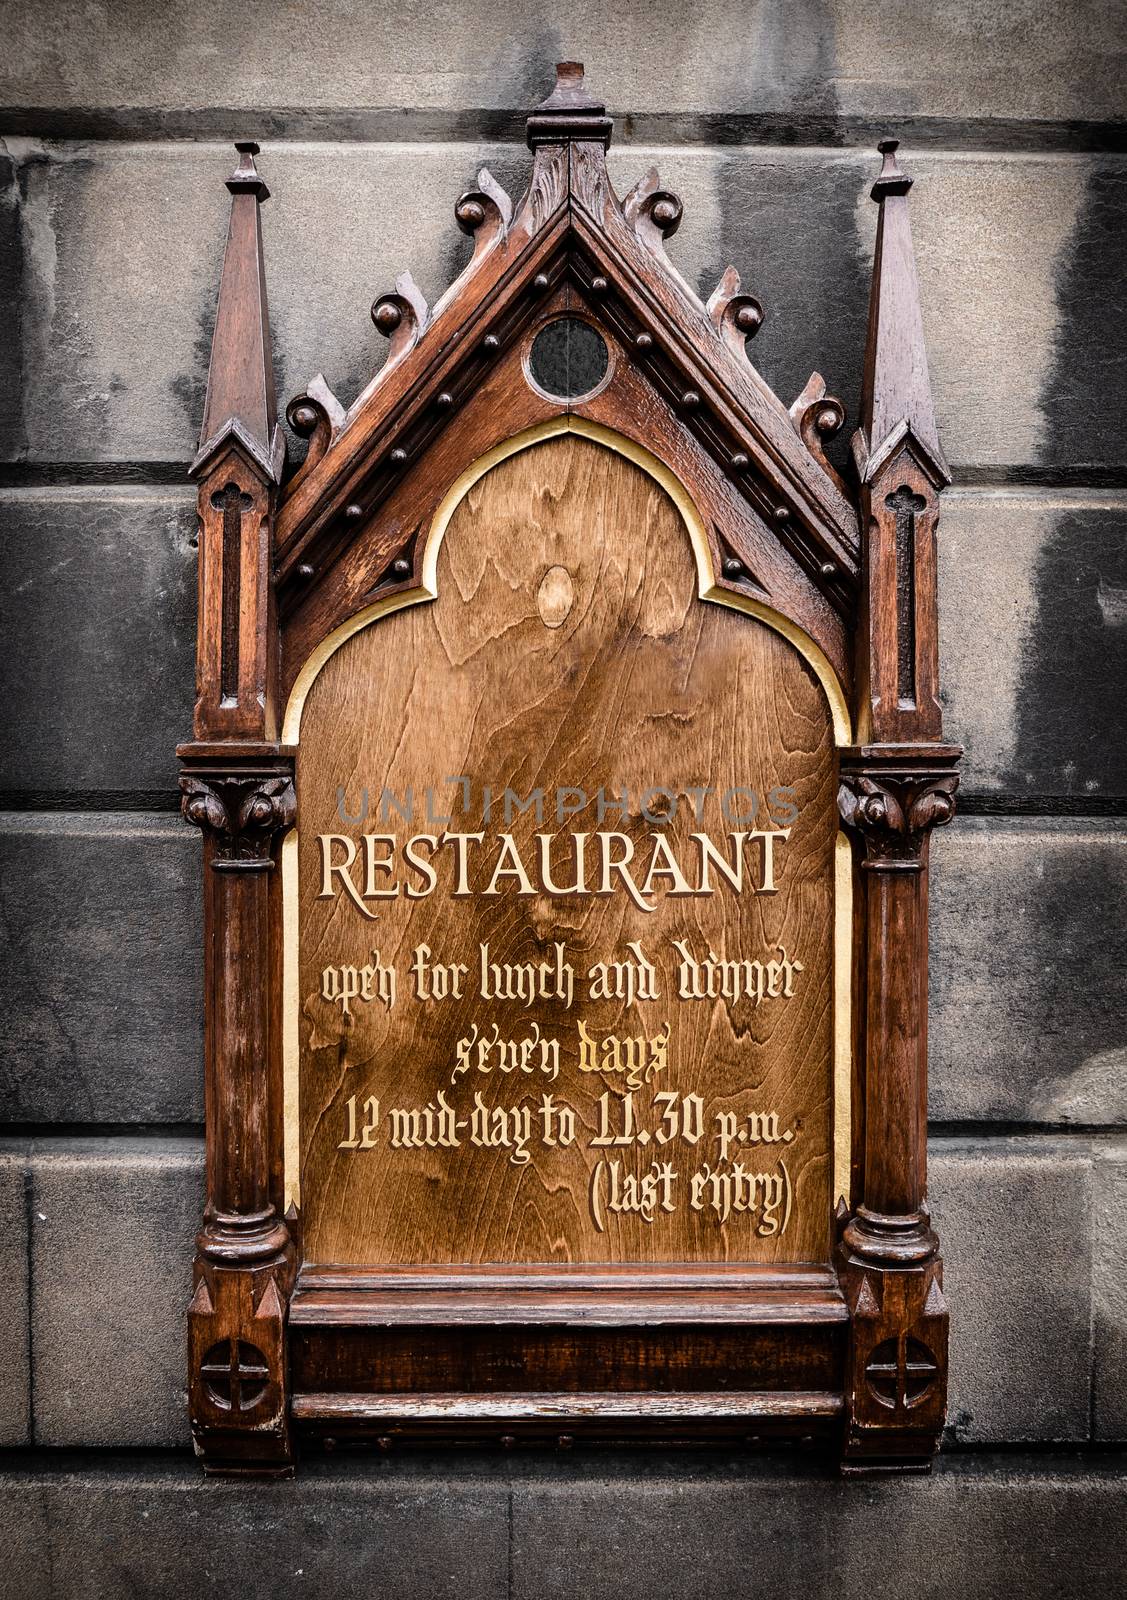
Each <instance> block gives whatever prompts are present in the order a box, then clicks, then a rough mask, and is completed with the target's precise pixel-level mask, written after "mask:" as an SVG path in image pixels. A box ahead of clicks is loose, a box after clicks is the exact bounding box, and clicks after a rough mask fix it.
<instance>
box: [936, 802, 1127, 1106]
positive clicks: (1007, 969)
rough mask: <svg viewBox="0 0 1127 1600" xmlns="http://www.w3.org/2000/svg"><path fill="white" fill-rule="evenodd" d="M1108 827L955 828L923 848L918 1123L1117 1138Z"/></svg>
mask: <svg viewBox="0 0 1127 1600" xmlns="http://www.w3.org/2000/svg"><path fill="white" fill-rule="evenodd" d="M1124 844H1125V831H1124V828H1123V825H1122V823H1120V822H1116V821H1112V820H1103V819H1088V820H1072V821H1064V820H1061V821H1052V820H1036V821H1035V820H1033V819H1012V818H1011V819H1009V820H1002V819H1000V818H985V817H982V818H964V819H962V820H959V819H956V821H955V823H954V824H953V825H952V826H951V827H949V828H945V829H943V830H941V831H940V832H939V833H938V834H937V835H936V837H935V839H934V841H933V845H932V878H931V883H932V895H931V935H932V942H931V1008H930V1012H931V1037H930V1069H931V1083H930V1087H931V1116H932V1118H933V1120H935V1121H939V1122H955V1121H968V1120H969V1121H1011V1122H1042V1123H1056V1124H1070V1123H1071V1124H1075V1125H1079V1126H1083V1125H1085V1124H1092V1123H1099V1124H1110V1125H1117V1124H1118V1125H1122V1123H1123V1122H1124V1120H1125V1118H1127V1070H1125V1068H1127V995H1125V993H1124V988H1123V983H1122V928H1123V922H1124V905H1125V889H1127V853H1125V851H1124Z"/></svg>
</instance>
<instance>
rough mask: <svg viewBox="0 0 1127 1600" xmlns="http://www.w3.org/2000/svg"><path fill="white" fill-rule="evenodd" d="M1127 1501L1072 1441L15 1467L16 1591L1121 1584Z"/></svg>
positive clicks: (599, 1590) (1062, 1588)
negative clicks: (853, 1479)
mask: <svg viewBox="0 0 1127 1600" xmlns="http://www.w3.org/2000/svg"><path fill="white" fill-rule="evenodd" d="M1124 1515H1127V1474H1125V1472H1124V1467H1123V1464H1122V1462H1121V1461H1119V1460H1117V1459H1115V1458H1111V1459H1104V1460H1100V1459H1094V1460H1090V1461H1087V1462H1081V1461H1078V1460H1076V1459H1075V1458H1074V1457H1069V1458H1065V1457H1061V1456H1057V1455H1049V1456H1043V1455H1040V1456H1026V1455H1022V1454H1009V1455H1006V1456H997V1455H991V1454H988V1453H984V1454H977V1455H975V1456H972V1457H967V1456H963V1457H949V1458H943V1457H941V1458H940V1460H939V1462H938V1464H937V1466H936V1469H935V1472H934V1474H933V1475H932V1476H931V1477H930V1478H917V1479H901V1480H899V1481H896V1482H891V1483H884V1484H873V1483H869V1484H857V1483H844V1484H843V1483H841V1482H839V1481H837V1480H836V1478H835V1476H834V1475H833V1473H832V1472H831V1471H829V1470H827V1469H826V1468H825V1467H823V1466H822V1465H815V1464H812V1463H811V1464H807V1463H804V1462H802V1461H801V1460H796V1461H793V1462H789V1463H788V1462H786V1461H784V1460H782V1459H779V1458H776V1459H775V1460H773V1461H770V1460H764V1459H762V1458H757V1457H755V1456H751V1455H747V1454H742V1453H739V1452H735V1451H732V1452H726V1453H724V1454H721V1453H719V1452H715V1451H708V1452H699V1453H698V1452H683V1453H681V1454H680V1455H678V1456H676V1457H671V1456H669V1455H665V1454H661V1455H649V1454H643V1453H634V1454H632V1455H629V1456H626V1455H621V1454H607V1453H605V1452H592V1453H590V1454H587V1453H584V1452H576V1453H575V1454H574V1455H573V1456H571V1457H565V1458H560V1457H558V1456H556V1457H550V1456H545V1455H543V1454H541V1453H539V1452H536V1453H531V1454H529V1455H527V1456H525V1455H523V1454H521V1455H517V1456H515V1457H507V1458H498V1457H496V1456H492V1457H490V1456H488V1455H482V1454H476V1455H472V1456H463V1457H462V1458H460V1459H459V1458H454V1457H451V1456H449V1455H445V1456H429V1455H428V1456H423V1457H420V1458H415V1459H408V1458H403V1457H392V1459H391V1460H390V1461H386V1462H381V1461H372V1460H371V1459H370V1458H369V1459H353V1460H350V1461H348V1462H347V1463H340V1464H336V1463H334V1464H333V1465H331V1466H327V1465H320V1464H314V1462H313V1461H308V1460H307V1461H304V1462H303V1463H302V1465H301V1468H300V1470H299V1475H298V1477H297V1479H296V1480H295V1481H293V1482H291V1483H275V1484H269V1483H254V1482H252V1483H235V1482H228V1483H220V1482H216V1481H215V1480H207V1479H205V1478H204V1477H203V1475H202V1473H201V1472H200V1469H199V1467H198V1465H196V1464H195V1463H193V1462H191V1461H190V1460H183V1459H175V1458H173V1459H167V1458H166V1459H165V1460H163V1461H162V1460H159V1459H153V1458H151V1457H149V1458H146V1457H141V1458H140V1459H132V1460H129V1459H122V1458H120V1457H117V1456H114V1455H110V1456H108V1457H104V1458H103V1459H101V1460H96V1461H87V1462H84V1463H81V1464H80V1463H77V1462H75V1461H73V1460H71V1461H65V1462H63V1463H60V1464H58V1465H53V1464H51V1463H46V1462H41V1461H39V1460H36V1459H34V1458H33V1459H32V1461H31V1462H30V1463H28V1464H24V1465H21V1464H19V1463H14V1462H10V1463H6V1464H5V1466H4V1468H3V1470H2V1472H0V1531H2V1536H3V1539H4V1546H5V1576H6V1577H8V1578H11V1579H13V1586H12V1588H11V1591H10V1592H11V1593H12V1594H25V1595H27V1594H33V1595H38V1594H47V1593H49V1594H50V1595H51V1596H52V1600H71V1597H78V1596H87V1595H91V1594H106V1595H108V1594H126V1593H128V1594H136V1595H150V1594H151V1595H157V1594H159V1595H161V1596H163V1597H166V1600H180V1597H181V1596H184V1597H187V1596H191V1597H192V1600H195V1597H197V1596H199V1595H202V1594H211V1593H213V1592H215V1593H223V1592H226V1591H228V1590H229V1588H230V1585H231V1574H232V1572H237V1573H238V1590H239V1594H240V1595H241V1596H244V1597H245V1600H276V1597H277V1596H278V1595H279V1594H286V1593H290V1592H298V1593H300V1594H302V1595H303V1596H306V1597H307V1600H321V1597H325V1600H328V1597H330V1596H331V1597H333V1600H336V1597H337V1596H339V1595H341V1594H342V1593H353V1592H355V1593H363V1594H365V1595H370V1596H371V1597H372V1600H382V1597H389V1600H390V1597H391V1596H397V1597H403V1600H410V1597H417V1600H423V1597H426V1600H438V1597H440V1596H445V1595H451V1596H454V1595H456V1596H458V1597H460V1600H461V1597H466V1600H468V1597H471V1596H472V1597H475V1600H476V1597H478V1596H480V1597H482V1600H487V1597H488V1600H491V1597H494V1596H496V1597H498V1600H499V1597H501V1596H506V1597H512V1600H520V1597H525V1596H533V1595H534V1596H536V1597H537V1600H554V1597H557V1596H558V1597H560V1600H564V1597H566V1600H574V1597H575V1596H576V1595H583V1596H585V1597H586V1596H590V1597H591V1600H596V1597H599V1600H602V1597H603V1596H610V1595H613V1596H615V1600H666V1597H667V1596H673V1595H676V1596H677V1597H678V1600H712V1597H713V1596H715V1595H716V1594H717V1593H721V1594H732V1595H745V1594H750V1593H755V1594H763V1595H771V1596H773V1595H783V1594H794V1593H809V1594H815V1595H828V1594H833V1595H835V1596H838V1597H840V1600H900V1597H901V1596H903V1595H906V1594H920V1595H927V1596H933V1597H938V1596H946V1595H949V1594H958V1595H960V1596H961V1597H965V1600H1002V1597H1004V1596H1010V1595H1013V1594H1020V1595H1021V1596H1022V1600H1050V1597H1053V1600H1056V1597H1059V1596H1062V1595H1065V1594H1067V1595H1069V1596H1071V1597H1076V1600H1087V1597H1099V1596H1105V1595H1111V1594H1115V1593H1118V1592H1119V1589H1120V1588H1121V1586H1122V1583H1123V1580H1124V1576H1125V1566H1124V1555H1123V1549H1122V1541H1121V1540H1119V1539H1117V1538H1115V1537H1114V1535H1113V1533H1112V1530H1114V1529H1115V1528H1116V1527H1117V1526H1118V1525H1119V1524H1120V1523H1121V1522H1122V1520H1123V1517H1124Z"/></svg>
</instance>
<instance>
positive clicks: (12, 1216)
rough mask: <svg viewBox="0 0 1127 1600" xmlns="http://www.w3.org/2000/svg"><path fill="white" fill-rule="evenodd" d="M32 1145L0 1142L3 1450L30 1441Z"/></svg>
mask: <svg viewBox="0 0 1127 1600" xmlns="http://www.w3.org/2000/svg"><path fill="white" fill-rule="evenodd" d="M27 1201H28V1194H27V1144H26V1141H24V1140H20V1139H0V1286H2V1293H3V1303H4V1314H3V1316H0V1446H6V1445H19V1444H28V1443H30V1441H31V1362H30V1356H29V1352H30V1349H31V1340H30V1329H29V1324H28V1299H27V1215H28V1204H27Z"/></svg>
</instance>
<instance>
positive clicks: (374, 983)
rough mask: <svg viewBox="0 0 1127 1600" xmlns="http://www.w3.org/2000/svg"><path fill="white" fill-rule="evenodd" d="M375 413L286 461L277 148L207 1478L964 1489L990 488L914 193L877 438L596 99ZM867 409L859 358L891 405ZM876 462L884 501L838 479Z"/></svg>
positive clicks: (228, 866) (222, 918)
mask: <svg viewBox="0 0 1127 1600" xmlns="http://www.w3.org/2000/svg"><path fill="white" fill-rule="evenodd" d="M527 136H528V143H529V146H530V148H531V151H532V163H531V174H530V179H529V185H528V189H527V192H526V193H525V195H524V197H523V199H521V200H519V201H517V202H514V201H513V199H512V198H511V197H510V196H509V195H508V194H507V193H506V192H505V191H504V189H502V188H501V186H500V185H499V184H498V183H497V182H496V181H495V179H494V178H493V177H492V176H491V175H490V174H489V173H488V172H487V171H485V170H482V171H481V172H480V173H479V174H478V179H477V187H475V188H473V189H471V190H469V191H467V192H466V193H464V194H463V195H462V196H461V197H460V198H459V199H458V200H457V202H456V204H455V208H454V214H455V218H456V220H457V223H458V226H459V227H460V228H461V229H462V231H463V232H464V233H465V234H466V235H467V236H469V237H470V238H472V241H473V251H472V256H471V258H470V259H469V260H468V261H467V263H466V265H465V267H464V270H463V271H462V273H461V274H460V276H459V278H458V279H457V281H456V282H455V283H454V284H453V285H452V286H451V287H450V289H449V290H448V291H447V292H446V293H445V294H444V295H443V296H442V298H441V300H440V301H439V302H438V303H437V304H436V305H435V306H434V307H433V308H432V307H430V306H428V305H427V303H426V301H425V299H424V298H423V296H422V295H421V294H420V292H419V290H418V288H417V286H416V284H415V283H414V281H413V280H412V279H411V277H410V275H409V274H404V275H403V276H402V277H400V278H399V279H398V280H397V282H396V284H395V287H394V290H393V291H391V292H389V293H387V294H384V295H383V296H381V297H380V299H378V300H377V301H376V302H375V304H374V305H373V307H372V317H373V320H374V322H375V325H376V327H377V328H378V329H379V330H380V331H381V332H382V333H384V334H386V335H387V337H388V339H389V341H390V349H389V354H388V359H387V362H386V363H385V365H384V366H383V367H382V368H381V369H380V370H379V371H378V372H377V373H376V374H375V375H374V376H373V377H372V379H371V381H370V382H369V383H368V384H367V386H366V387H365V388H364V389H363V390H362V391H361V392H360V394H359V395H357V396H356V398H355V399H354V400H353V401H352V403H351V405H350V406H349V407H348V408H347V409H346V408H345V406H344V405H342V404H341V403H340V402H339V401H338V400H337V398H336V396H335V395H334V394H333V393H332V391H331V390H330V388H329V387H328V385H327V383H326V382H325V380H324V378H323V377H322V376H321V375H317V376H316V377H314V378H312V379H311V380H310V382H309V384H308V385H307V387H306V389H305V391H304V392H303V393H301V394H299V395H295V396H294V397H293V398H292V399H291V400H290V402H289V405H288V407H287V409H286V419H287V421H288V423H289V425H290V428H291V429H292V431H293V432H294V433H295V434H296V435H298V436H299V437H301V438H303V439H305V440H306V441H307V446H306V453H305V455H304V456H303V459H302V460H301V462H300V464H299V465H298V466H296V467H295V468H294V469H293V470H292V471H290V472H287V470H286V461H285V458H286V442H285V437H284V434H283V432H282V428H281V425H280V423H279V420H278V417H277V405H276V398H275V392H274V379H273V372H272V365H271V355H270V352H271V349H272V341H271V335H270V328H269V318H268V314H267V306H266V290H265V284H266V275H265V267H264V262H263V251H262V227H261V215H260V214H261V207H262V203H263V201H264V200H265V199H266V198H267V197H268V196H267V190H266V185H265V184H264V182H263V181H262V178H261V176H260V175H259V172H258V169H257V167H256V165H255V160H254V157H255V153H256V150H257V147H256V146H255V145H254V144H252V143H249V142H247V143H242V144H240V145H239V146H238V150H239V157H240V159H239V163H238V166H237V167H236V169H235V171H234V172H233V173H232V175H231V177H230V178H228V179H227V184H228V188H229V189H230V191H231V194H232V202H231V224H230V230H229V233H228V240H227V248H226V253H225V256H224V267H223V277H222V283H221V288H220V295H219V309H218V313H217V317H216V326H215V335H214V340H213V351H212V363H211V370H210V376H209V383H208V396H207V402H206V405H205V416H204V424H203V429H202V431H201V439H200V448H199V453H198V455H197V457H196V460H195V462H194V463H193V467H192V471H193V474H194V475H195V477H196V478H197V480H198V485H199V502H198V503H199V515H200V604H199V630H198V645H197V700H196V707H195V717H194V738H193V739H192V741H191V742H189V743H188V744H185V745H182V746H181V747H180V752H179V753H180V755H181V758H182V762H183V768H182V774H181V780H180V783H181V790H182V795H183V809H184V813H185V815H186V817H187V818H188V820H189V821H190V822H192V823H193V824H195V825H197V826H198V827H200V828H201V829H202V832H203V839H204V864H205V872H204V882H205V892H204V915H205V939H204V949H205V963H206V974H205V984H204V992H205V995H206V997H207V1014H206V1018H205V1029H204V1041H205V1058H206V1130H207V1147H208V1162H207V1184H208V1195H207V1203H206V1208H205V1213H204V1219H203V1225H202V1227H201V1230H200V1233H199V1236H198V1243H197V1254H196V1262H195V1277H194V1288H193V1296H192V1301H191V1305H190V1307H189V1314H188V1323H189V1383H190V1401H191V1415H192V1427H193V1433H194V1438H195V1441H196V1445H197V1448H198V1449H199V1451H200V1454H201V1455H202V1456H203V1458H204V1461H205V1464H206V1466H207V1467H208V1469H209V1470H214V1471H249V1472H255V1473H278V1472H281V1473H285V1472H288V1471H290V1470H292V1466H293V1461H294V1447H295V1439H296V1438H298V1437H303V1438H304V1439H306V1440H307V1441H309V1442H315V1441H316V1440H317V1439H318V1438H324V1439H326V1441H327V1440H328V1439H333V1440H335V1439H336V1438H338V1437H340V1436H344V1435H347V1436H348V1437H350V1438H352V1439H356V1440H360V1439H364V1438H367V1437H374V1438H375V1439H376V1440H378V1442H379V1443H380V1446H381V1448H391V1446H392V1445H393V1444H394V1441H395V1439H396V1438H397V1437H398V1436H399V1435H400V1434H410V1435H416V1434H427V1433H428V1432H437V1433H438V1434H440V1435H441V1436H442V1437H444V1438H449V1437H453V1438H456V1439H459V1440H461V1439H465V1438H481V1437H485V1438H487V1439H488V1438H493V1439H495V1440H497V1439H499V1440H501V1441H503V1442H504V1443H505V1444H506V1445H508V1444H512V1443H514V1442H516V1440H517V1439H518V1438H529V1439H532V1438H535V1439H539V1440H548V1441H554V1442H557V1443H559V1444H561V1445H565V1444H567V1443H569V1442H570V1441H571V1439H572V1437H573V1432H576V1431H582V1432H584V1433H591V1434H595V1435H598V1436H600V1437H607V1438H614V1439H619V1438H625V1437H629V1438H635V1437H638V1436H642V1437H658V1436H661V1437H673V1438H677V1439H695V1438H698V1437H700V1436H701V1435H702V1434H705V1433H708V1434H717V1433H725V1434H729V1435H733V1436H735V1437H736V1438H738V1439H745V1440H746V1439H753V1440H758V1439H759V1438H761V1437H764V1436H765V1435H768V1434H772V1433H790V1434H795V1433H797V1434H799V1435H800V1436H801V1437H804V1438H805V1437H818V1438H822V1439H832V1440H834V1441H836V1443H837V1445H838V1446H839V1448H840V1452H841V1457H842V1462H843V1467H844V1468H845V1469H846V1470H850V1471H884V1470H888V1469H890V1468H894V1469H897V1470H926V1467H927V1464H928V1462H929V1460H930V1458H931V1454H932V1452H933V1450H934V1448H935V1445H936V1441H937V1439H938V1437H939V1434H940V1430H941V1428H942V1426H943V1419H944V1413H945V1404H946V1398H945V1397H946V1367H947V1304H946V1300H945V1298H944V1293H943V1264H942V1259H941V1255H940V1251H939V1241H938V1239H937V1237H936V1234H935V1231H934V1229H933V1228H932V1226H931V1220H930V1215H929V1212H928V1207H927V1174H926V1149H927V1123H926V1107H927V1033H926V1014H927V872H928V841H929V836H930V834H931V831H932V829H933V828H935V827H936V826H939V825H941V824H943V823H946V822H947V821H949V820H950V818H951V816H952V814H953V812H954V794H955V789H956V785H957V764H958V760H959V755H960V751H959V749H958V747H957V746H953V745H948V744H945V743H944V742H943V731H942V718H941V711H940V703H939V666H938V646H937V626H936V567H937V561H936V524H937V517H938V505H939V496H940V492H941V490H942V488H943V486H944V484H945V483H946V482H947V481H948V476H949V475H948V472H947V468H946V466H945V464H944V461H943V456H942V451H941V449H940V446H939V440H938V435H937V432H936V426H935V417H934V412H933V407H932V403H931V396H930V391H929V388H928V382H927V361H926V353H925V351H924V347H923V324H922V317H921V311H920V305H919V296H918V285H917V282H916V274H915V267H914V264H913V256H912V246H911V233H910V227H909V220H908V198H907V197H908V190H909V188H910V185H911V179H910V178H909V177H908V176H907V175H906V174H905V173H904V172H902V171H901V169H900V168H899V166H898V164H897V161H896V156H895V149H896V146H895V141H885V142H883V143H882V145H881V147H880V148H881V153H882V155H883V158H884V160H883V166H882V168H881V170H880V172H879V174H878V176H877V177H876V180H875V182H874V184H873V188H872V195H873V198H874V199H875V200H876V202H877V206H878V212H877V236H876V245H875V250H874V262H873V288H872V298H871V305H870V316H869V322H868V334H867V340H866V347H865V351H864V363H863V365H864V377H863V384H862V402H861V408H860V413H859V416H858V418H857V422H856V427H855V429H854V431H853V433H852V436H851V439H850V449H849V452H848V458H849V459H848V473H846V472H845V470H844V468H845V462H844V460H842V459H837V460H831V459H830V458H829V456H828V455H827V453H826V444H827V441H828V440H829V439H830V438H831V437H832V435H833V434H835V433H836V431H837V430H838V429H839V428H840V427H841V426H842V423H843V421H844V417H845V412H844V407H843V406H842V405H841V403H840V401H838V400H835V399H834V398H832V396H830V395H829V394H827V391H826V384H825V381H824V379H823V378H822V376H821V374H820V373H817V372H815V373H812V374H811V376H810V378H809V380H808V381H807V383H806V384H805V386H804V387H803V389H802V392H801V393H800V394H799V395H798V396H797V397H796V398H795V399H794V400H793V401H791V402H790V403H789V405H788V404H787V403H785V402H784V401H783V400H781V399H780V398H779V397H778V396H777V395H776V394H774V393H773V391H772V390H771V388H770V386H769V385H768V384H767V383H766V382H765V380H764V379H763V377H762V376H761V375H760V374H759V373H758V372H757V371H756V369H755V367H754V365H753V364H752V362H751V361H750V359H749V354H748V340H749V339H750V337H751V336H752V335H754V333H755V331H756V329H757V328H758V327H759V325H760V323H761V322H762V320H763V315H764V308H763V307H762V306H761V305H760V303H759V301H758V300H757V299H756V297H755V296H754V295H753V294H749V293H747V292H746V291H745V290H743V288H742V287H741V284H740V279H739V275H738V273H737V272H736V271H735V269H734V268H731V267H729V268H728V269H727V270H726V271H725V272H724V273H723V275H722V276H721V278H720V281H719V283H718V284H717V286H716V288H715V290H714V291H713V292H712V294H711V295H710V296H709V297H708V299H707V300H704V299H702V298H699V297H698V296H697V294H696V293H695V291H694V289H693V288H692V287H691V286H690V285H689V284H688V283H687V282H686V281H685V280H684V279H683V278H682V277H681V276H680V275H679V274H678V273H677V272H676V271H675V270H674V269H673V267H672V266H671V264H670V262H669V261H668V260H667V258H666V255H665V248H664V247H665V241H666V240H667V238H668V237H669V236H670V235H671V234H672V233H674V232H675V231H676V229H677V227H678V225H679V223H680V221H681V209H682V208H681V203H680V201H679V200H678V198H677V196H676V195H675V194H674V193H672V192H671V191H670V190H667V189H664V188H662V186H661V182H660V179H659V177H658V175H657V173H656V171H653V170H651V171H649V172H647V173H645V174H643V175H642V176H641V177H640V179H639V181H638V183H637V184H636V185H635V187H634V188H633V189H632V190H631V191H630V192H629V193H628V194H625V195H622V196H619V195H618V194H617V193H616V192H615V191H614V189H613V187H612V185H611V182H610V178H609V175H608V172H607V167H606V149H607V146H608V144H609V141H610V137H611V120H610V118H609V117H607V115H606V111H605V108H604V107H603V105H602V104H601V103H600V102H599V101H598V100H597V99H596V98H595V97H594V96H593V95H591V93H590V92H589V90H588V89H587V87H586V85H585V82H584V78H583V70H582V68H581V67H580V66H578V65H577V64H576V63H574V62H564V63H561V65H560V66H559V68H558V69H557V81H556V85H555V88H554V89H553V91H552V92H551V93H550V94H549V96H548V98H547V99H546V100H545V101H543V103H542V104H541V105H539V106H537V107H536V109H535V110H534V111H533V113H532V114H531V115H530V116H529V118H528V124H527ZM858 358H859V360H860V352H859V353H858ZM843 455H844V452H843Z"/></svg>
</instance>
